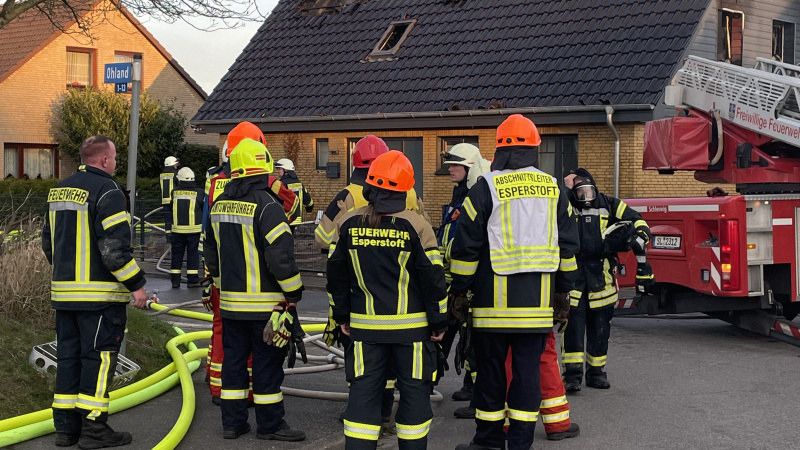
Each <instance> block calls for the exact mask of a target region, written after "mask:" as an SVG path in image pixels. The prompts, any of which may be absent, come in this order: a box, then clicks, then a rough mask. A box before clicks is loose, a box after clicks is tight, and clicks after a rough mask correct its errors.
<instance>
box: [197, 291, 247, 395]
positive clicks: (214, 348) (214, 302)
mask: <svg viewBox="0 0 800 450" xmlns="http://www.w3.org/2000/svg"><path fill="white" fill-rule="evenodd" d="M211 308H212V312H213V313H214V322H213V326H212V328H211V343H210V344H208V363H207V364H206V372H207V373H208V387H209V389H210V390H211V396H212V397H219V396H220V394H221V391H222V360H223V357H224V356H225V354H224V352H223V350H222V317H221V316H220V315H219V289H217V287H216V286H212V287H211ZM247 371H248V372H250V396H249V398H248V399H249V400H250V401H253V355H252V354H251V355H250V359H248V360H247Z"/></svg>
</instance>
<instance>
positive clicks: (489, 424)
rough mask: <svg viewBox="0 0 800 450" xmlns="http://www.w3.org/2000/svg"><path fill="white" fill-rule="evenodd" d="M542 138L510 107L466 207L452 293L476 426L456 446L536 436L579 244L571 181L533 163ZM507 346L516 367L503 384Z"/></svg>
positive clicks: (513, 442)
mask: <svg viewBox="0 0 800 450" xmlns="http://www.w3.org/2000/svg"><path fill="white" fill-rule="evenodd" d="M540 143H541V137H540V136H539V133H538V130H537V129H536V126H535V125H534V124H533V122H531V121H530V120H529V119H527V118H525V117H524V116H522V115H520V114H514V115H512V116H510V117H508V119H506V120H505V121H504V122H503V123H502V124H500V126H499V127H498V128H497V151H496V153H495V155H494V161H493V162H492V166H491V168H492V169H493V172H490V173H487V174H484V175H483V176H481V177H480V178H479V179H478V181H477V183H476V184H475V186H473V188H472V189H470V191H469V193H468V194H467V198H466V199H465V200H464V203H463V205H462V207H461V208H460V211H461V214H460V216H461V217H460V218H459V224H458V228H457V230H456V236H455V240H454V242H453V249H452V251H451V255H452V260H451V263H450V271H451V273H452V275H453V282H452V284H451V285H450V295H451V296H452V302H453V303H452V304H453V305H454V306H453V311H454V312H455V313H456V315H457V316H459V317H463V318H465V320H468V321H470V322H471V324H472V328H473V330H474V331H473V333H472V334H473V338H472V345H473V347H474V349H475V356H476V359H477V363H478V364H477V365H478V376H477V378H476V380H475V392H474V395H473V403H474V405H475V422H476V432H475V436H474V437H473V440H472V442H471V443H469V444H462V445H459V446H458V447H457V449H459V450H472V449H484V448H490V449H491V448H506V445H507V446H508V448H509V449H512V450H519V449H525V450H527V449H529V448H530V447H531V445H532V443H533V434H534V433H533V432H534V427H535V425H536V421H537V420H538V417H539V408H540V404H541V400H542V391H541V387H540V361H541V357H542V353H543V352H544V350H545V347H546V344H547V336H548V334H549V333H550V332H552V328H553V314H554V306H559V308H558V309H559V310H560V309H563V308H564V306H566V305H568V301H567V299H568V292H569V291H570V290H572V288H573V286H574V276H575V274H576V265H575V253H577V251H578V234H577V229H576V223H575V219H574V217H572V216H571V214H570V211H571V206H570V204H569V200H568V198H567V195H566V192H565V190H563V189H562V188H561V187H560V186H559V184H558V182H557V180H556V179H555V177H553V176H551V175H548V174H546V173H544V172H542V171H540V170H539V169H537V168H536V166H537V163H538V160H537V157H538V152H537V146H538V145H539V144H540ZM469 290H471V291H472V294H473V295H472V298H471V299H468V298H467V297H466V294H467V291H469ZM509 350H510V351H511V352H513V355H514V357H513V359H512V370H513V373H514V374H515V377H514V378H513V379H512V380H511V382H510V384H509V385H508V387H506V386H507V385H506V383H507V377H506V372H505V362H506V356H507V355H508V353H509ZM517 375H518V376H517ZM506 418H508V420H509V427H508V434H507V436H506V435H505V434H504V433H503V424H504V421H505V419H506ZM506 442H507V444H506Z"/></svg>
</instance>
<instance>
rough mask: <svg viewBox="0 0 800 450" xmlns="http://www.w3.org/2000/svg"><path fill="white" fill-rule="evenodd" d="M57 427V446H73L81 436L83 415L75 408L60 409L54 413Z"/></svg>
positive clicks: (54, 422)
mask: <svg viewBox="0 0 800 450" xmlns="http://www.w3.org/2000/svg"><path fill="white" fill-rule="evenodd" d="M53 424H54V425H55V427H56V442H55V444H56V447H71V446H73V445H75V444H77V443H78V439H79V438H80V437H81V415H80V414H78V413H77V412H75V411H73V410H60V411H56V412H54V413H53Z"/></svg>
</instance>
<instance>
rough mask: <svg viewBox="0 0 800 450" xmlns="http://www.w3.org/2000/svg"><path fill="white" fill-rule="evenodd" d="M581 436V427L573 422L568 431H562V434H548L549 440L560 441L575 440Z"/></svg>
mask: <svg viewBox="0 0 800 450" xmlns="http://www.w3.org/2000/svg"><path fill="white" fill-rule="evenodd" d="M579 434H581V427H579V426H578V424H577V423H575V422H572V423H571V424H570V426H569V429H568V430H567V431H562V432H560V433H548V434H547V440H548V441H560V440H562V439H568V438H573V437H575V436H577V435H579Z"/></svg>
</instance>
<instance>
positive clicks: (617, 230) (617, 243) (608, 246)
mask: <svg viewBox="0 0 800 450" xmlns="http://www.w3.org/2000/svg"><path fill="white" fill-rule="evenodd" d="M635 231H636V230H635V229H634V228H633V223H631V221H629V220H623V221H621V222H617V223H615V224H614V225H611V226H610V227H608V228H606V230H605V231H603V251H604V252H605V253H621V252H627V251H628V250H630V249H631V241H632V240H633V239H634V237H635Z"/></svg>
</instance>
